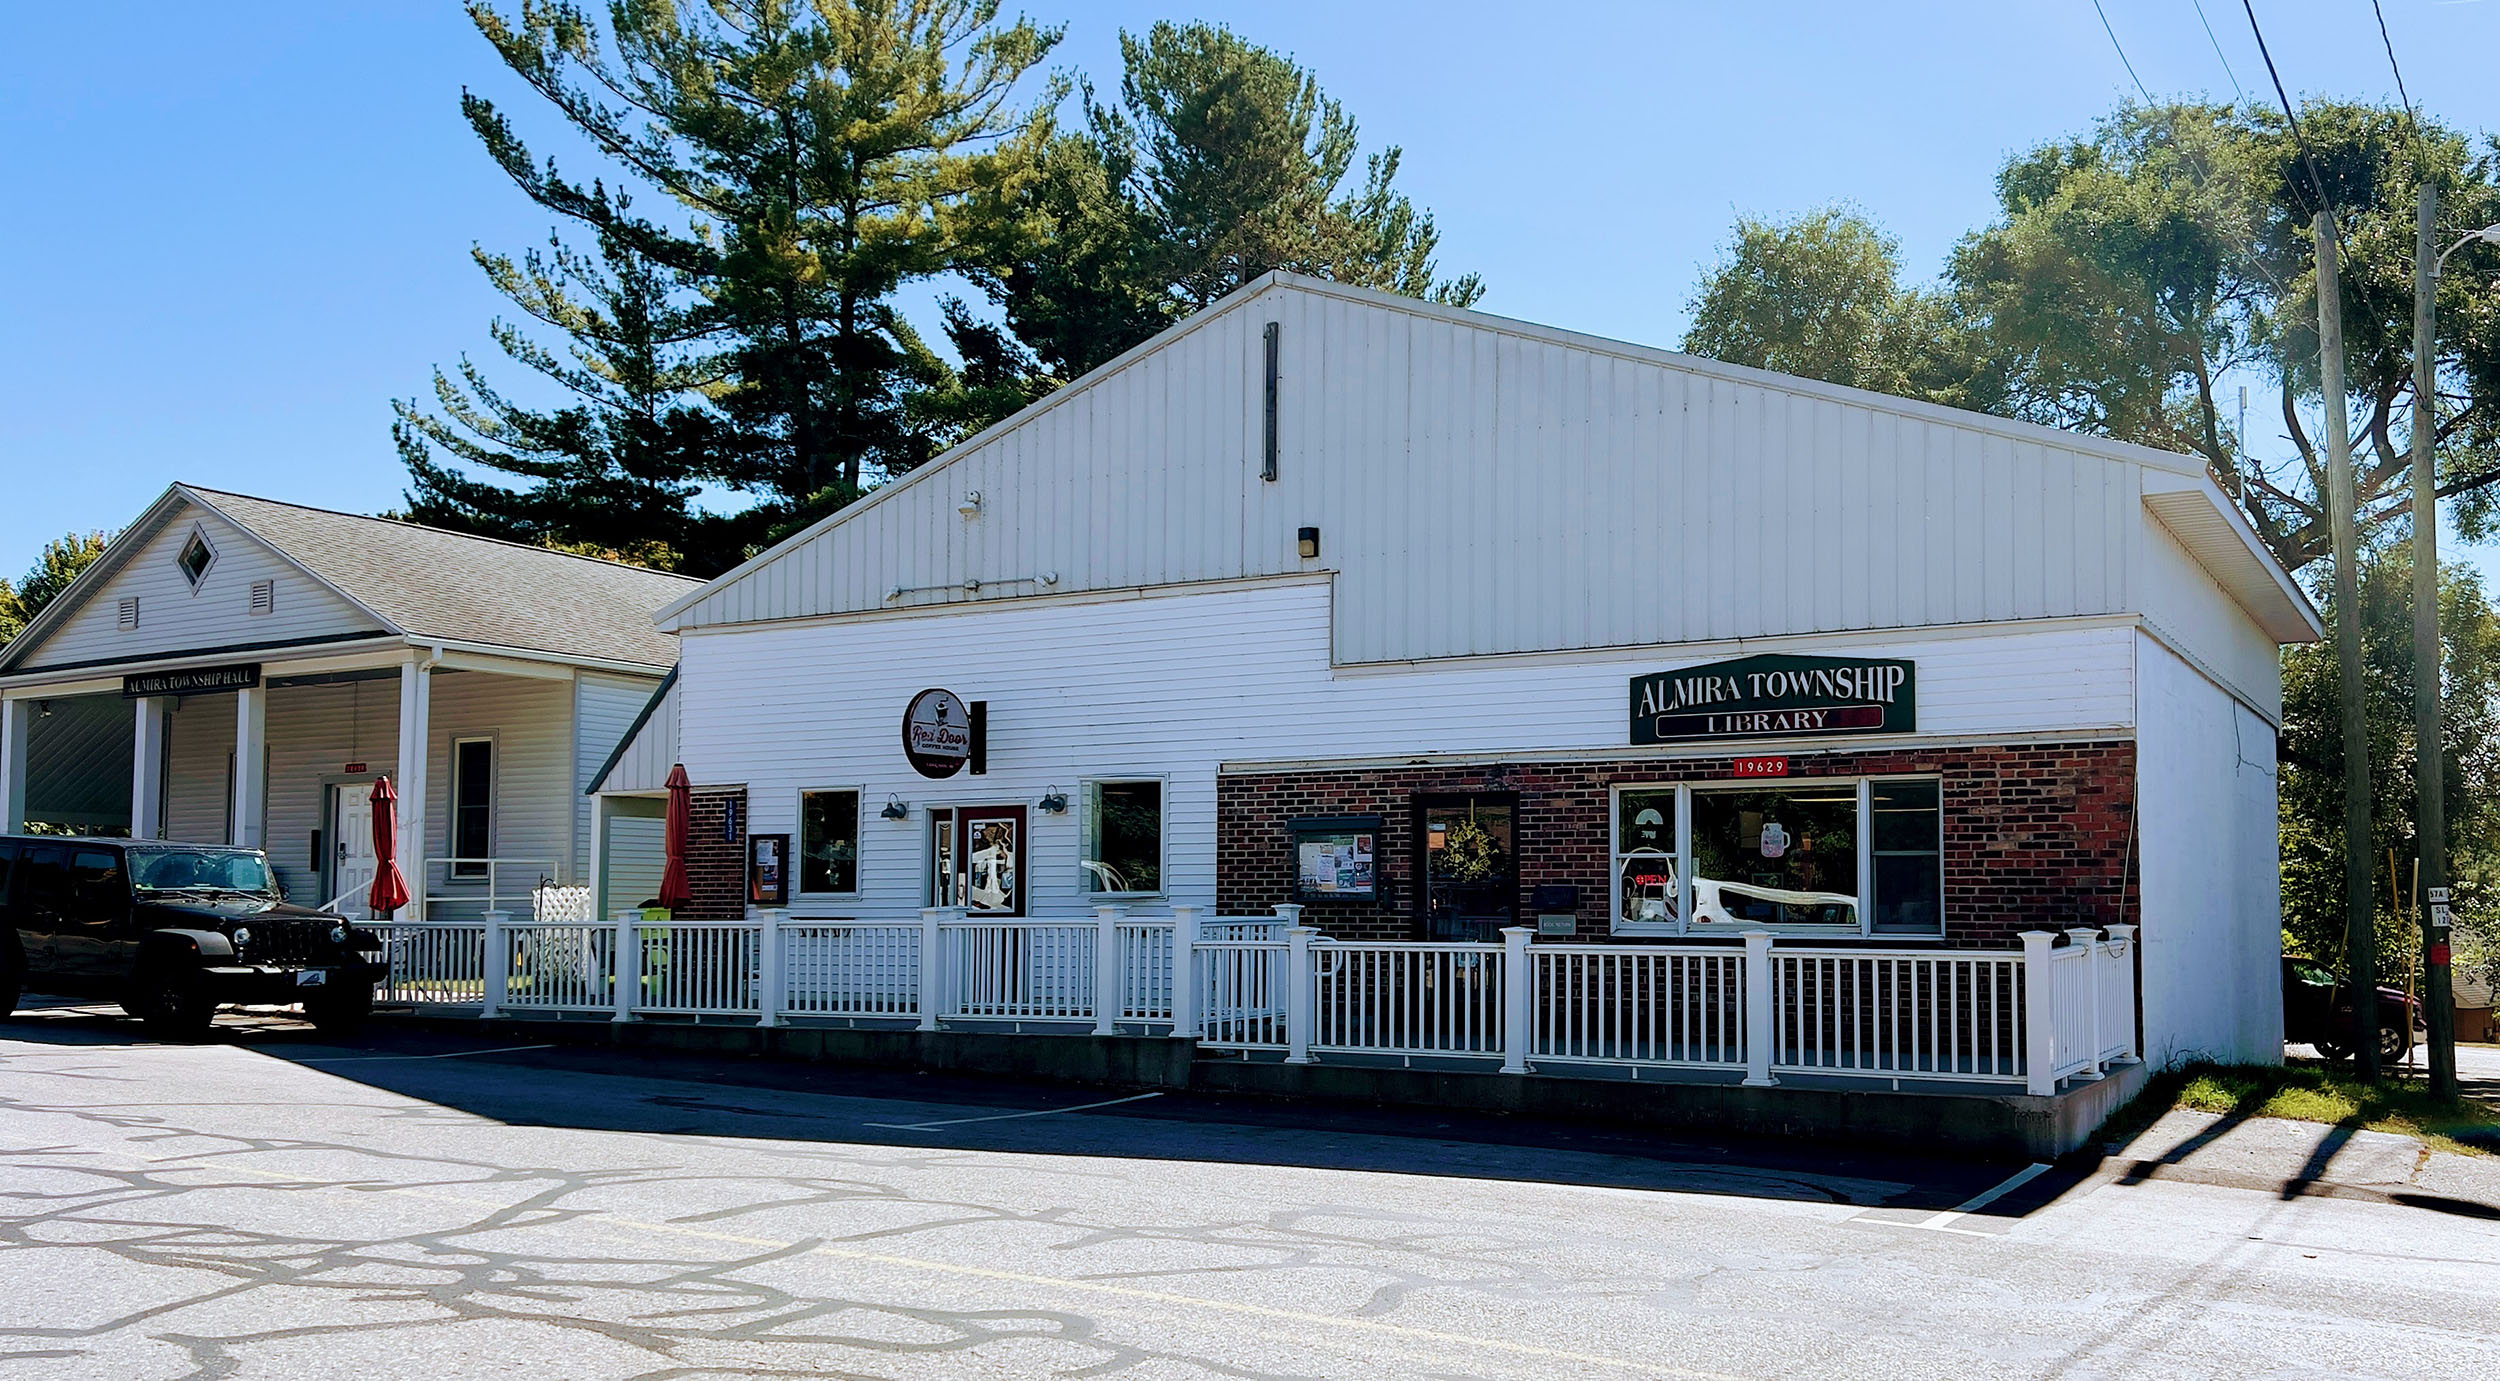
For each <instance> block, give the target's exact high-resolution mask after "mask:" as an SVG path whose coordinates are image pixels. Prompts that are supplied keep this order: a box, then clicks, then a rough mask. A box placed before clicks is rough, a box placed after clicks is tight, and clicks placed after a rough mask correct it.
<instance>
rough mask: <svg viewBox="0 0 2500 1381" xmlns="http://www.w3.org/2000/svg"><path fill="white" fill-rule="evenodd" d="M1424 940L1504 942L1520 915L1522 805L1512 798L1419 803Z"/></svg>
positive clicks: (1440, 798)
mask: <svg viewBox="0 0 2500 1381" xmlns="http://www.w3.org/2000/svg"><path fill="white" fill-rule="evenodd" d="M1417 806H1418V814H1419V815H1420V817H1421V821H1420V823H1421V824H1422V826H1423V828H1422V829H1421V830H1420V831H1419V839H1418V842H1419V843H1421V844H1422V846H1423V858H1422V859H1421V860H1420V861H1421V864H1422V866H1421V867H1420V868H1419V869H1418V870H1417V871H1418V872H1419V873H1420V874H1421V877H1422V881H1423V887H1422V893H1423V895H1422V903H1423V913H1424V938H1425V939H1427V940H1498V939H1500V938H1501V934H1500V932H1501V929H1502V927H1504V926H1507V925H1510V924H1513V923H1514V922H1515V921H1516V920H1517V919H1518V916H1519V849H1518V836H1517V831H1516V824H1517V817H1516V807H1515V806H1514V805H1513V803H1512V800H1511V798H1510V797H1509V796H1508V795H1507V794H1504V795H1492V794H1487V795H1483V796H1438V797H1434V796H1427V797H1424V798H1422V799H1421V800H1420V801H1418V802H1417Z"/></svg>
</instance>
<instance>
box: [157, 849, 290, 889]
mask: <svg viewBox="0 0 2500 1381" xmlns="http://www.w3.org/2000/svg"><path fill="white" fill-rule="evenodd" d="M130 885H131V886H132V887H135V888H137V889H138V891H139V893H140V894H141V895H143V896H144V895H148V894H151V893H153V894H157V895H166V894H187V895H193V896H198V895H206V894H211V893H235V894H240V895H243V896H247V897H274V896H276V895H278V884H277V882H276V880H275V879H273V878H271V877H270V876H269V860H268V859H265V858H263V857H261V856H260V855H259V854H257V853H252V852H249V851H246V850H241V849H133V850H131V851H130Z"/></svg>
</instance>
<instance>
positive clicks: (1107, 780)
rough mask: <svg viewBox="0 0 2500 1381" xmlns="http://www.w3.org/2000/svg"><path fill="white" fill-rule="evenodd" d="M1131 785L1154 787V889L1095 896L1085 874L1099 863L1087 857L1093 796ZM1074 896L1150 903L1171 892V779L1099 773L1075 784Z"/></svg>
mask: <svg viewBox="0 0 2500 1381" xmlns="http://www.w3.org/2000/svg"><path fill="white" fill-rule="evenodd" d="M1133 782H1153V783H1154V784H1155V884H1156V885H1155V886H1154V887H1153V888H1152V889H1151V890H1148V891H1142V892H1141V891H1137V890H1134V889H1132V890H1130V891H1126V892H1097V891H1095V890H1094V886H1093V882H1094V875H1093V874H1092V873H1091V872H1088V871H1087V870H1086V867H1085V865H1086V864H1088V863H1099V862H1101V861H1102V860H1100V859H1098V858H1093V857H1091V856H1090V855H1091V854H1092V852H1093V846H1094V801H1095V792H1096V790H1097V789H1098V788H1101V787H1104V786H1125V785H1128V784H1130V783H1133ZM1076 800H1077V810H1078V812H1079V814H1078V815H1077V819H1076V894H1077V896H1078V897H1079V898H1081V899H1085V900H1089V901H1096V902H1105V903H1110V902H1119V901H1152V900H1154V899H1156V898H1159V897H1163V896H1166V895H1168V894H1169V893H1170V892H1171V888H1172V779H1171V778H1170V777H1168V776H1165V775H1163V774H1162V773H1159V772H1120V773H1103V774H1101V775H1099V776H1092V777H1082V778H1079V779H1078V781H1077V784H1076Z"/></svg>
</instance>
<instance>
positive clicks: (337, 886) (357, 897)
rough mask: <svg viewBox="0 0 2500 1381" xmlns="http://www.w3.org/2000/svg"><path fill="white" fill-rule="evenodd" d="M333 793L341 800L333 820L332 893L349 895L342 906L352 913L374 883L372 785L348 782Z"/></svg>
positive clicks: (338, 895)
mask: <svg viewBox="0 0 2500 1381" xmlns="http://www.w3.org/2000/svg"><path fill="white" fill-rule="evenodd" d="M333 794H334V795H335V796H336V797H337V801H338V804H337V805H336V806H335V807H334V808H333V809H332V811H331V820H330V840H331V844H330V895H331V896H333V897H345V898H347V901H346V903H345V904H344V905H343V906H342V907H341V910H343V911H345V912H346V913H347V914H348V915H351V916H352V915H356V914H358V908H360V907H361V906H363V904H364V902H363V897H364V894H365V891H366V889H368V888H370V887H372V886H373V864H374V860H373V796H372V788H370V787H367V786H365V785H364V784H363V783H361V782H347V783H344V784H342V785H340V786H339V787H338V788H337V789H336V791H335V792H334V793H333Z"/></svg>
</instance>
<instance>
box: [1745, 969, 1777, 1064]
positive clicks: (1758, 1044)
mask: <svg viewBox="0 0 2500 1381" xmlns="http://www.w3.org/2000/svg"><path fill="white" fill-rule="evenodd" d="M1777 986H1778V985H1776V984H1774V983H1773V982H1772V981H1771V932H1769V931H1767V930H1748V931H1746V932H1745V1087H1746V1088H1770V1087H1772V1086H1774V1085H1776V1084H1778V1083H1779V1080H1777V1079H1774V1078H1772V1077H1771V1055H1772V1051H1773V1049H1774V1047H1775V1046H1776V1045H1777V1043H1778V1040H1779V1004H1778V1001H1777V1000H1776V998H1775V997H1774V996H1773V992H1774V990H1775V989H1776V987H1777Z"/></svg>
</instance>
